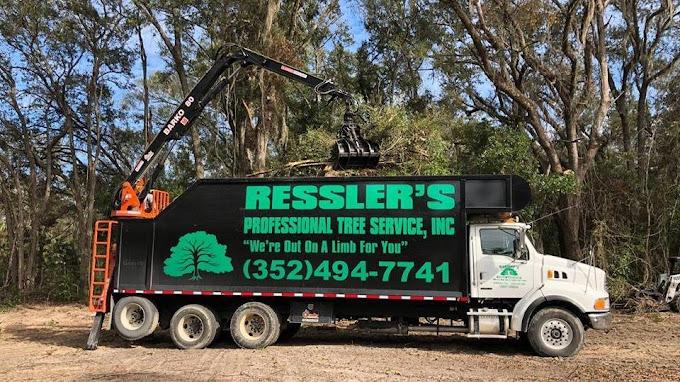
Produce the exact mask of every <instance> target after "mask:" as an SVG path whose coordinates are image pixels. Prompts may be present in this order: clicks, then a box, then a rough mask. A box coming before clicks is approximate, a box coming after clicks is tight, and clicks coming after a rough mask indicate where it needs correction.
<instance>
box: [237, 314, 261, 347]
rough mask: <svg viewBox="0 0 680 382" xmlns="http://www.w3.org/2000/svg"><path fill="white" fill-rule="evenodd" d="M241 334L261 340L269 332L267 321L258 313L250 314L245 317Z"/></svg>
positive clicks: (240, 327) (241, 325)
mask: <svg viewBox="0 0 680 382" xmlns="http://www.w3.org/2000/svg"><path fill="white" fill-rule="evenodd" d="M239 329H240V331H241V334H242V335H243V336H244V337H246V338H250V339H253V340H255V339H259V338H260V337H262V336H263V335H264V333H265V332H266V330H267V321H266V320H265V319H264V317H263V316H262V315H260V314H257V313H249V314H246V315H244V316H243V318H242V319H241V324H240V325H239Z"/></svg>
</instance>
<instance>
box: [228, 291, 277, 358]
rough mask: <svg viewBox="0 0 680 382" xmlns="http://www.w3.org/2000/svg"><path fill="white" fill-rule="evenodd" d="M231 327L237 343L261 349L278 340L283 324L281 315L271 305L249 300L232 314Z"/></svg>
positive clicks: (245, 346)
mask: <svg viewBox="0 0 680 382" xmlns="http://www.w3.org/2000/svg"><path fill="white" fill-rule="evenodd" d="M229 328H230V329H231V336H232V338H233V339H234V342H236V345H238V346H240V347H242V348H245V349H260V348H263V347H266V346H269V345H271V344H273V343H274V342H276V340H277V339H278V337H279V331H280V330H281V329H280V328H281V324H280V322H279V315H278V314H276V312H275V311H274V309H272V308H271V307H270V306H269V305H266V304H263V303H261V302H247V303H245V304H243V305H241V306H240V307H239V308H238V309H236V311H235V312H234V314H233V315H232V316H231V323H230V325H229Z"/></svg>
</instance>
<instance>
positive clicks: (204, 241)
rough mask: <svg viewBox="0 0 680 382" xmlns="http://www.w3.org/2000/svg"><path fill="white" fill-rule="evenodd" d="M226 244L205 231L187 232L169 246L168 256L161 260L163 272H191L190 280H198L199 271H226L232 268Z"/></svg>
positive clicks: (172, 274) (167, 273)
mask: <svg viewBox="0 0 680 382" xmlns="http://www.w3.org/2000/svg"><path fill="white" fill-rule="evenodd" d="M226 253H227V246H226V245H223V244H220V243H218V242H217V237H216V236H215V235H213V234H209V233H207V232H205V231H196V232H191V233H187V234H186V235H184V236H182V237H180V238H179V241H178V242H177V245H175V246H174V247H172V248H170V257H168V258H167V259H165V261H164V262H163V265H164V266H163V273H165V274H166V275H168V276H170V277H182V276H184V275H186V274H189V273H191V280H200V279H201V273H200V271H204V272H211V273H217V274H219V273H227V272H231V271H233V270H234V267H233V266H232V265H231V258H230V257H227V255H226Z"/></svg>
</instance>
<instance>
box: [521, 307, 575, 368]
mask: <svg viewBox="0 0 680 382" xmlns="http://www.w3.org/2000/svg"><path fill="white" fill-rule="evenodd" d="M527 336H528V339H529V344H530V345H531V348H532V349H534V351H535V352H536V353H538V354H539V355H541V356H543V357H571V356H573V355H575V354H576V353H578V352H579V351H580V350H581V347H582V346H583V340H584V337H585V330H584V329H583V323H582V322H581V320H579V318H578V317H576V316H574V315H573V314H572V313H571V312H569V311H567V310H564V309H561V308H546V309H541V310H540V311H538V313H536V314H535V315H534V316H533V317H532V318H531V322H530V323H529V331H528V332H527Z"/></svg>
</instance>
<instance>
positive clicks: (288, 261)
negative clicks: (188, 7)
mask: <svg viewBox="0 0 680 382" xmlns="http://www.w3.org/2000/svg"><path fill="white" fill-rule="evenodd" d="M231 49H232V51H236V52H237V53H235V54H236V55H238V57H239V58H238V59H233V58H228V57H232V56H231V55H233V54H234V53H230V54H227V56H225V57H222V58H221V59H220V60H218V64H217V66H218V67H219V68H220V69H219V70H214V68H213V69H211V70H210V71H209V74H206V76H205V77H204V78H203V79H202V80H201V81H199V84H198V85H197V87H200V88H202V89H206V88H209V86H208V84H209V83H211V81H214V80H215V79H216V78H217V77H219V75H218V74H217V73H218V72H219V73H221V72H222V71H223V70H224V67H225V65H226V63H232V62H244V61H245V62H247V64H249V65H250V64H255V65H258V66H260V67H263V68H265V69H269V70H273V71H274V72H276V73H279V74H283V75H286V76H287V77H289V78H294V79H300V78H302V79H304V80H305V83H307V82H306V81H308V80H309V79H310V78H312V79H313V80H311V81H310V82H309V84H310V85H311V86H312V87H313V88H314V89H315V90H316V91H317V92H320V93H323V94H330V95H335V96H337V97H339V98H342V99H344V100H346V105H350V104H351V102H349V101H347V99H348V97H349V95H348V94H347V93H345V92H343V91H341V90H338V89H336V88H335V87H334V86H333V85H332V83H331V82H330V81H324V80H320V79H316V77H313V76H312V75H310V74H307V73H304V72H303V71H300V70H298V69H294V68H291V67H288V66H286V65H284V64H281V63H278V62H276V61H274V60H271V59H269V58H266V57H264V56H261V55H259V54H257V53H254V52H252V51H249V50H245V49H244V48H240V47H238V48H234V47H231ZM234 49H235V50H234ZM244 56H246V57H251V58H247V59H244V58H243V57H244ZM252 57H254V58H252ZM283 67H285V68H287V69H283V70H282V69H281V68H283ZM210 73H212V74H210ZM217 88H220V85H219V84H218V86H217ZM322 89H325V90H322ZM217 91H218V90H215V88H211V90H210V91H208V93H209V95H210V96H214V95H215V94H216V92H217ZM207 98H209V97H207ZM207 98H206V96H205V94H203V93H202V92H198V93H195V92H194V91H192V93H191V94H190V95H189V96H188V97H187V98H186V99H185V101H184V102H183V105H184V106H185V107H189V108H191V107H198V109H187V110H185V111H176V112H175V113H174V116H173V117H172V118H171V119H170V121H169V122H168V124H167V126H166V128H165V129H163V130H162V131H161V132H160V133H159V136H157V137H156V139H154V141H153V142H152V143H151V144H150V145H149V147H147V149H146V151H145V153H144V155H143V159H141V160H140V162H139V163H138V165H137V166H135V169H134V171H133V173H132V174H131V175H130V177H128V179H127V181H126V182H125V183H124V184H123V186H122V187H121V191H120V192H119V194H118V199H117V201H116V203H115V205H114V209H113V212H112V218H113V219H110V220H103V221H98V222H97V223H96V226H95V234H94V240H93V256H92V271H91V272H92V274H91V285H90V297H89V308H90V310H91V311H92V312H94V313H95V317H94V322H93V326H92V330H91V332H90V337H89V339H88V343H87V348H88V349H94V348H96V347H97V343H98V340H99V334H100V330H101V327H102V324H103V321H104V317H105V315H106V314H111V322H112V326H113V327H114V328H115V330H116V331H117V332H118V334H119V335H120V336H122V337H123V338H125V339H128V340H136V339H140V338H143V337H145V336H148V335H150V334H151V333H153V332H154V331H155V330H156V329H157V328H158V327H161V328H166V329H169V331H170V334H171V337H172V340H173V341H174V343H175V344H176V345H177V346H178V347H179V348H185V349H186V348H203V347H206V346H209V345H210V344H211V343H212V342H213V340H214V339H215V338H216V336H217V334H218V333H219V332H220V331H221V330H228V331H229V332H230V333H231V337H232V338H233V339H234V341H235V342H236V344H237V345H239V346H240V347H243V348H262V347H266V346H269V345H271V344H273V343H275V342H277V341H283V340H285V339H287V338H289V337H291V336H293V335H294V334H295V332H296V331H297V330H298V329H299V328H300V325H302V324H312V325H313V324H332V323H334V322H336V321H337V320H339V319H352V320H358V324H359V326H360V327H367V328H369V329H370V330H379V331H387V332H393V333H401V334H407V333H408V332H415V331H421V332H436V333H440V332H442V333H443V332H456V333H463V334H465V335H467V336H469V337H474V338H508V337H522V338H526V339H527V340H528V342H529V343H530V344H531V346H532V348H533V349H534V350H535V351H536V352H537V353H538V354H540V355H544V356H570V355H573V354H576V353H577V352H578V351H579V350H580V348H581V346H582V344H583V341H584V336H585V329H586V328H595V329H607V328H609V326H610V325H611V314H610V312H609V296H608V293H607V290H606V275H605V274H604V272H603V271H602V270H601V269H599V268H596V267H594V266H591V265H587V264H584V263H581V262H575V261H570V260H566V259H560V258H557V257H553V256H548V255H544V254H541V253H539V252H538V251H536V249H535V248H534V247H533V245H532V244H531V241H530V240H529V238H528V237H527V235H526V233H527V231H528V230H529V229H530V226H529V225H527V224H524V223H521V222H519V220H518V219H517V218H516V214H517V213H518V212H519V211H521V210H522V209H523V208H524V207H525V206H526V205H527V204H528V203H529V202H530V200H531V196H530V194H531V192H530V189H529V186H528V184H527V182H526V181H524V180H523V179H522V178H520V177H517V176H510V175H488V176H445V177H346V178H331V177H325V178H267V179H265V178H245V179H202V180H198V181H197V182H195V183H194V184H193V185H191V186H190V187H189V188H188V189H187V190H186V191H185V192H184V193H183V194H182V195H180V196H179V197H178V198H176V199H175V200H174V201H172V203H170V199H169V197H168V195H167V193H165V192H162V191H158V190H152V189H151V188H150V186H149V184H150V183H153V176H152V181H151V182H148V183H145V182H140V179H141V178H142V175H143V174H144V173H145V171H146V170H147V169H148V168H149V167H150V166H151V165H152V163H153V161H154V160H155V158H157V157H160V155H158V154H157V153H158V152H159V151H160V149H163V148H164V146H165V144H166V143H167V142H168V140H170V138H169V137H174V139H178V138H179V137H180V136H181V134H182V133H183V132H184V131H186V130H187V129H188V127H189V126H190V123H191V122H193V120H195V118H196V117H197V115H198V113H200V110H202V108H203V107H204V106H205V103H206V101H204V100H205V99H207ZM192 99H193V100H192ZM199 99H200V100H202V101H200V102H199V103H195V102H196V100H199ZM188 100H191V102H189V105H187V101H188ZM196 105H199V106H196ZM181 107H182V106H180V109H178V110H183V109H181ZM348 107H349V106H348ZM347 112H348V113H349V114H350V117H348V118H346V120H345V125H344V127H343V130H342V131H341V133H340V134H339V138H340V140H339V142H338V145H337V147H336V148H335V152H334V154H335V155H334V157H335V158H336V160H337V161H338V162H342V163H343V164H345V165H347V166H349V167H362V166H374V165H375V164H377V158H378V152H377V145H375V144H374V143H372V142H369V141H366V140H364V139H363V138H362V137H361V133H360V130H359V129H358V125H357V124H356V123H354V121H353V120H352V118H351V113H350V112H349V111H348V110H347ZM346 115H347V114H346ZM184 117H187V118H189V119H188V120H187V121H184V122H185V123H184V124H182V118H184ZM173 121H174V122H173ZM180 125H181V126H182V127H179V126H180ZM168 129H169V130H168ZM173 134H174V135H173ZM442 322H446V325H444V324H442Z"/></svg>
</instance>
